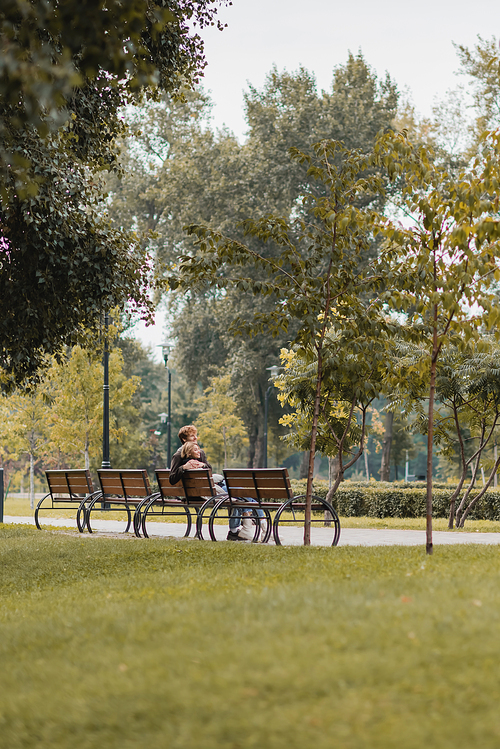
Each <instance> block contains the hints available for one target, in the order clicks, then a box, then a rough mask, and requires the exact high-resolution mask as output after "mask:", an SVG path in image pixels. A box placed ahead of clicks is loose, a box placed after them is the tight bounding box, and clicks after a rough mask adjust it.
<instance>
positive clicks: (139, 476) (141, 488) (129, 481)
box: [97, 468, 152, 503]
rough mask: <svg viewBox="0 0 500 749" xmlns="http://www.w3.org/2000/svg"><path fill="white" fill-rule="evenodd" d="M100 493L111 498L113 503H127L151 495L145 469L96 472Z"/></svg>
mask: <svg viewBox="0 0 500 749" xmlns="http://www.w3.org/2000/svg"><path fill="white" fill-rule="evenodd" d="M97 475H98V476H99V483H100V485H101V489H102V493H103V494H104V495H105V496H112V497H113V503H115V502H120V501H123V502H127V501H128V500H133V499H144V497H149V495H150V494H152V491H151V486H150V485H149V478H148V474H147V471H146V469H145V468H138V469H132V470H114V469H112V468H105V469H102V470H100V471H97Z"/></svg>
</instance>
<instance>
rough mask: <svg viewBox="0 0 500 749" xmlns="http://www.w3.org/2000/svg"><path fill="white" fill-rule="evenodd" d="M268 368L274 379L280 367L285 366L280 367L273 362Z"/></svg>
mask: <svg viewBox="0 0 500 749" xmlns="http://www.w3.org/2000/svg"><path fill="white" fill-rule="evenodd" d="M266 369H267V371H268V372H269V373H270V375H271V379H273V380H274V378H275V377H277V376H278V375H279V372H280V369H283V367H278V366H277V364H273V366H272V367H266Z"/></svg>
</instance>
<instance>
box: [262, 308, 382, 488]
mask: <svg viewBox="0 0 500 749" xmlns="http://www.w3.org/2000/svg"><path fill="white" fill-rule="evenodd" d="M358 304H359V303H358ZM364 312H366V307H365V305H364V304H363V303H361V304H359V306H357V308H354V309H351V310H349V309H347V308H345V307H344V305H343V309H342V314H341V315H338V316H337V317H335V315H332V316H331V318H330V328H329V329H328V331H327V332H326V335H325V341H324V346H323V351H322V377H321V393H320V411H319V415H318V422H317V439H316V449H317V450H319V451H320V452H321V453H323V455H328V456H329V457H335V476H334V477H332V479H333V480H332V485H331V487H330V489H329V491H328V494H327V500H328V501H329V502H331V501H332V499H333V496H334V494H335V492H336V491H337V489H338V487H339V485H340V483H341V482H342V481H343V480H344V475H345V472H346V471H347V470H349V468H351V467H352V466H353V465H354V464H355V463H356V462H357V460H358V459H359V458H360V457H361V455H362V454H363V451H364V450H365V441H366V438H367V430H368V424H367V417H368V412H369V409H370V405H371V403H372V402H373V400H374V399H375V398H377V397H379V395H380V393H381V391H382V389H383V379H384V371H385V361H386V349H387V337H386V335H385V331H384V324H383V320H382V318H381V319H380V324H379V336H378V338H377V339H375V337H374V336H372V335H367V332H368V331H367V328H366V325H365V320H366V317H365V314H363V313H364ZM372 315H373V316H372V320H371V322H372V323H373V324H374V328H375V326H376V325H377V320H376V315H375V314H373V313H372ZM281 357H282V361H283V362H284V364H285V369H284V371H283V372H282V373H281V375H280V376H279V377H278V378H277V379H276V381H275V384H276V387H277V388H278V389H279V391H280V393H279V396H278V397H279V399H280V401H281V402H282V403H283V404H285V403H287V404H288V405H289V406H291V408H292V412H291V413H290V414H288V415H286V416H284V417H283V418H282V420H281V421H282V423H284V424H286V425H287V426H288V427H290V429H291V431H290V432H289V433H288V434H287V435H286V437H285V439H286V440H288V442H289V443H291V444H293V445H294V446H295V447H296V448H298V449H302V450H304V449H308V448H309V447H310V439H311V429H312V423H313V418H314V406H315V395H316V393H315V391H316V384H317V362H316V358H315V356H313V355H312V351H308V352H306V351H304V350H303V349H299V348H297V347H296V350H289V351H285V350H283V351H282V352H281Z"/></svg>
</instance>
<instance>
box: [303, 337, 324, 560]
mask: <svg viewBox="0 0 500 749" xmlns="http://www.w3.org/2000/svg"><path fill="white" fill-rule="evenodd" d="M317 372H318V374H317V379H316V394H315V396H314V411H313V422H312V429H311V449H310V450H309V464H308V471H307V488H306V509H305V513H304V515H305V517H304V546H310V545H311V506H312V485H313V478H314V458H315V455H316V435H317V433H318V421H319V407H320V401H321V380H322V374H323V360H322V356H321V351H318V370H317Z"/></svg>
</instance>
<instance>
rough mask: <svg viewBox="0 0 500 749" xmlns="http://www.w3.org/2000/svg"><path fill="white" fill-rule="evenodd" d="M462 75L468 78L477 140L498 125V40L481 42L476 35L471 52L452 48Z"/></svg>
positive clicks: (499, 73)
mask: <svg viewBox="0 0 500 749" xmlns="http://www.w3.org/2000/svg"><path fill="white" fill-rule="evenodd" d="M455 48H456V50H457V54H458V58H459V60H460V65H461V68H462V70H461V73H462V74H464V75H468V76H469V81H468V83H469V88H470V89H471V91H472V97H473V102H474V106H475V110H476V113H477V122H476V136H477V137H478V140H479V139H480V135H481V133H482V132H484V130H486V129H489V130H493V129H494V128H496V127H498V125H499V124H500V58H499V56H498V39H496V38H495V37H494V36H492V37H491V39H483V38H482V37H481V36H479V35H478V37H477V43H476V45H475V46H474V47H473V49H468V48H467V47H465V46H464V45H462V44H457V45H455Z"/></svg>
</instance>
